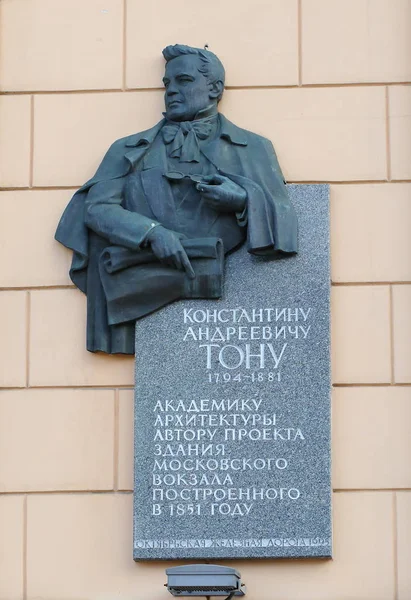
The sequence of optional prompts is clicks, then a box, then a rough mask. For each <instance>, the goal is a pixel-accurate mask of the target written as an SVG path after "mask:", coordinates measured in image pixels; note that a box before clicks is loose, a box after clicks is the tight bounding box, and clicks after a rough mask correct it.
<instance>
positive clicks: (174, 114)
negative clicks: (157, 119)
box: [166, 105, 191, 121]
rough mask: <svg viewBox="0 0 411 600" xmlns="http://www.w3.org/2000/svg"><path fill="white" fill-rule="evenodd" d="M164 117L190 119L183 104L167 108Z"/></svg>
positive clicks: (176, 119)
mask: <svg viewBox="0 0 411 600" xmlns="http://www.w3.org/2000/svg"><path fill="white" fill-rule="evenodd" d="M166 117H167V119H170V120H171V121H191V117H190V115H188V114H187V112H186V111H185V110H184V108H183V106H179V105H175V106H172V107H170V108H167V110H166Z"/></svg>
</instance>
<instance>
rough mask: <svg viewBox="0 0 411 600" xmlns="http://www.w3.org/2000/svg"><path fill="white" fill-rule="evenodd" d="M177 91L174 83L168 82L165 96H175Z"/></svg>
mask: <svg viewBox="0 0 411 600" xmlns="http://www.w3.org/2000/svg"><path fill="white" fill-rule="evenodd" d="M177 92H178V89H177V86H176V84H175V83H172V82H171V81H170V83H169V84H168V86H167V92H166V93H167V96H174V94H177Z"/></svg>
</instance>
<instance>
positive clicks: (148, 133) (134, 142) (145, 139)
mask: <svg viewBox="0 0 411 600" xmlns="http://www.w3.org/2000/svg"><path fill="white" fill-rule="evenodd" d="M163 123H164V119H163V120H161V121H160V122H158V123H156V124H155V125H154V126H153V127H150V128H149V129H145V130H144V131H140V132H138V133H132V134H131V135H127V136H125V137H122V138H119V139H118V140H116V141H115V142H113V143H112V144H111V146H110V148H109V152H110V151H112V152H114V153H123V154H124V152H127V149H129V148H135V147H136V146H138V145H140V144H143V143H148V144H149V143H151V142H152V141H153V139H154V138H155V136H156V135H157V133H158V131H159V130H160V129H161V127H162V125H163Z"/></svg>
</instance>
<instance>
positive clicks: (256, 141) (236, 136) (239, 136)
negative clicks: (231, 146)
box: [220, 113, 272, 149]
mask: <svg viewBox="0 0 411 600" xmlns="http://www.w3.org/2000/svg"><path fill="white" fill-rule="evenodd" d="M220 119H221V124H222V132H223V133H224V132H226V133H227V137H229V138H230V141H231V142H233V143H238V144H239V145H243V146H251V147H256V146H259V147H261V146H263V147H264V148H266V149H270V148H272V143H271V141H270V140H269V139H268V138H266V137H264V136H262V135H259V134H258V133H255V132H253V131H249V130H248V129H243V128H242V127H239V126H238V125H236V124H235V123H233V122H232V121H230V120H229V119H227V117H225V116H224V115H223V114H221V113H220Z"/></svg>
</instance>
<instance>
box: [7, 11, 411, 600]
mask: <svg viewBox="0 0 411 600" xmlns="http://www.w3.org/2000/svg"><path fill="white" fill-rule="evenodd" d="M0 11H1V14H0V186H1V188H2V189H1V195H0V215H1V216H0V288H1V290H0V339H1V342H0V372H1V374H0V386H2V387H3V388H4V389H2V390H1V394H0V599H1V600H14V599H16V600H17V599H18V600H21V599H27V600H100V599H104V600H111V599H115V598H121V599H127V600H131V599H133V600H162V599H164V600H166V598H168V594H167V592H166V591H165V589H164V588H163V587H162V584H163V583H164V581H165V576H164V569H165V567H166V566H167V564H166V563H150V564H149V563H140V564H135V563H133V561H132V548H131V546H132V540H131V538H132V510H131V502H132V495H131V488H132V410H133V409H132V391H131V389H132V386H133V359H132V358H123V359H122V358H114V357H104V356H95V355H91V354H88V353H87V352H86V351H85V349H84V346H85V340H84V335H85V314H86V311H85V297H84V296H83V295H82V294H81V293H80V292H79V291H78V290H76V289H74V287H73V286H72V285H71V283H70V281H69V279H68V275H67V271H68V266H69V262H70V253H69V252H68V251H66V250H65V249H64V248H62V247H61V246H60V245H58V244H57V243H56V242H54V241H53V234H54V229H55V226H56V223H57V220H58V218H59V215H60V214H61V212H62V209H63V207H64V206H65V205H66V203H67V201H68V200H69V198H70V196H71V195H72V193H73V192H74V190H75V189H76V187H77V186H79V185H80V184H81V183H82V182H83V181H84V180H85V179H87V178H88V177H90V176H91V175H92V174H93V172H94V170H95V168H96V166H97V164H98V162H99V161H100V159H101V157H102V155H103V153H104V152H105V150H106V148H107V146H108V145H109V144H110V143H111V142H112V141H113V140H114V139H116V138H118V137H120V136H123V135H125V134H128V133H132V132H135V131H139V130H141V129H145V128H147V127H149V126H150V125H152V124H154V123H155V122H156V121H157V120H158V117H159V114H160V111H161V108H162V91H161V89H160V76H161V71H162V59H161V56H160V50H161V49H162V47H163V46H165V45H166V44H169V43H175V42H177V41H178V42H183V43H188V44H193V45H198V46H203V45H204V43H206V42H207V43H208V44H209V45H210V48H211V49H212V50H213V51H215V52H216V53H217V54H218V55H219V56H220V57H221V58H222V60H223V62H224V63H225V65H226V68H227V72H228V78H227V84H228V90H227V93H226V97H225V99H224V101H223V106H222V110H223V112H225V114H226V115H227V116H228V117H229V118H231V119H232V120H234V121H235V122H237V123H238V124H239V125H242V126H244V127H247V128H249V129H252V130H253V131H256V132H259V133H261V134H263V135H266V136H268V137H270V138H271V139H272V141H273V142H274V144H275V147H276V149H277V151H278V154H279V158H280V161H281V164H282V166H283V168H284V171H285V174H286V177H287V178H288V180H289V181H290V182H303V181H305V182H306V181H310V182H311V181H314V182H330V183H331V213H332V280H333V292H332V293H333V295H332V318H333V330H332V363H333V364H332V367H333V381H334V386H335V387H334V393H333V400H332V401H333V436H334V437H333V487H334V498H333V503H334V504H333V506H334V536H335V537H334V539H335V546H334V556H335V558H334V560H333V561H327V562H321V561H295V562H291V561H284V562H274V561H266V562H264V561H254V562H252V561H239V562H236V563H235V566H236V567H238V568H239V569H240V570H241V572H242V575H243V579H244V580H245V581H246V583H247V585H248V590H249V592H248V598H249V600H257V599H258V600H297V599H298V600H362V599H367V600H409V599H411V543H410V541H411V387H410V384H411V356H410V355H411V352H410V351H411V235H410V229H411V227H410V226H411V85H410V83H411V0H208V2H205V1H204V0H202V1H200V0H174V1H169V0H147V1H144V0H0Z"/></svg>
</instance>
